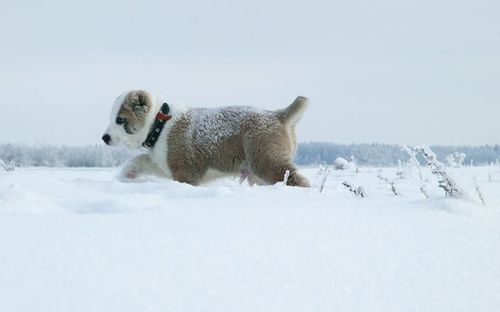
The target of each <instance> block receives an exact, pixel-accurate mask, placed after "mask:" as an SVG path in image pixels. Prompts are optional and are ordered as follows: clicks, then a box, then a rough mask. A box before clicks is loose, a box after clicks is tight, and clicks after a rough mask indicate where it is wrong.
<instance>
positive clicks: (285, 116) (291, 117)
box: [276, 96, 309, 126]
mask: <svg viewBox="0 0 500 312" xmlns="http://www.w3.org/2000/svg"><path fill="white" fill-rule="evenodd" d="M308 105H309V100H308V99H307V98H306V97H303V96H298V97H297V98H296V99H295V101H293V103H292V104H290V105H289V106H288V107H287V108H284V109H280V110H278V111H276V118H278V120H279V121H280V122H281V123H282V124H284V125H287V126H294V125H295V124H296V123H297V122H298V121H299V119H300V117H302V114H303V113H304V111H305V110H306V108H307V106H308Z"/></svg>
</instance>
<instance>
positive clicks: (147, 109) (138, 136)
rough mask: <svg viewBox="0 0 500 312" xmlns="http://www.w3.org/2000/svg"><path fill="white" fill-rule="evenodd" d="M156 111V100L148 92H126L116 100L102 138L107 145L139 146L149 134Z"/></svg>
mask: <svg viewBox="0 0 500 312" xmlns="http://www.w3.org/2000/svg"><path fill="white" fill-rule="evenodd" d="M156 113H157V107H156V103H155V100H154V98H153V97H152V96H151V95H150V94H149V93H148V92H146V91H143V90H134V91H127V92H124V93H122V94H121V95H120V96H119V97H118V98H117V99H116V100H115V103H114V105H113V109H112V111H111V122H110V124H109V127H108V129H107V130H106V132H105V133H104V135H103V136H102V140H103V141H104V143H106V144H107V145H126V146H127V147H129V148H139V147H140V146H141V144H142V142H144V140H145V139H146V137H147V136H148V133H149V130H150V128H151V124H152V122H153V120H154V117H155V115H156Z"/></svg>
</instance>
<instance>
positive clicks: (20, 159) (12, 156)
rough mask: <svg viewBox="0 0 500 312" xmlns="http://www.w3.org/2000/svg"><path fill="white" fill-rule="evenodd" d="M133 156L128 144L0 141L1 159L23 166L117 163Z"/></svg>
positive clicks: (103, 165) (108, 165)
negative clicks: (66, 144) (7, 142)
mask: <svg viewBox="0 0 500 312" xmlns="http://www.w3.org/2000/svg"><path fill="white" fill-rule="evenodd" d="M130 157H132V153H131V152H130V151H128V150H126V149H125V148H109V147H107V146H104V145H92V146H64V145H63V146H56V145H18V144H2V145H0V159H3V160H4V161H6V162H10V161H14V162H15V164H16V165H17V166H20V167H115V166H119V165H120V164H122V163H124V162H125V161H126V160H127V159H129V158H130Z"/></svg>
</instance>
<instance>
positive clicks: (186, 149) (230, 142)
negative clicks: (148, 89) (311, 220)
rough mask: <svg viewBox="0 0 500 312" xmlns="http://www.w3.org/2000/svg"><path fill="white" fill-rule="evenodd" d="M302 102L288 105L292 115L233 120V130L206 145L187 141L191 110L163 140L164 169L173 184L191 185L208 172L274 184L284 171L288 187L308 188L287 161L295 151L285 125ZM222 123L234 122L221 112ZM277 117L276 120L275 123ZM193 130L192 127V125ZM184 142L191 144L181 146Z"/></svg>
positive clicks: (292, 135) (204, 139)
mask: <svg viewBox="0 0 500 312" xmlns="http://www.w3.org/2000/svg"><path fill="white" fill-rule="evenodd" d="M305 104H306V99H305V98H303V97H299V98H297V100H296V101H295V102H294V103H293V104H292V105H291V107H292V109H293V110H295V112H290V111H288V110H286V109H285V110H282V111H280V113H281V114H276V113H274V112H273V113H265V114H260V113H256V112H251V111H250V112H248V113H247V114H244V115H243V117H242V118H241V120H239V121H238V122H239V124H240V128H239V131H237V132H236V133H234V134H233V135H231V136H228V137H226V138H224V140H221V141H217V142H209V145H208V146H207V144H206V143H207V140H209V139H208V138H207V137H201V138H193V137H191V136H192V135H193V134H192V133H191V132H192V131H190V129H192V127H193V123H194V122H196V121H195V120H193V116H194V115H195V114H196V109H193V110H190V111H188V112H187V113H186V114H185V115H184V116H183V117H182V118H181V119H179V120H178V121H177V122H176V123H175V125H174V126H173V127H172V128H171V130H170V133H169V135H168V157H167V159H168V166H169V168H170V170H171V172H172V176H173V178H174V179H175V180H177V181H181V182H186V183H190V184H193V185H197V184H199V183H200V181H201V180H202V179H203V177H204V175H205V174H206V172H207V170H208V169H216V170H218V171H222V172H228V173H239V172H240V170H241V168H242V167H248V169H250V170H251V172H252V173H253V174H254V175H256V176H257V177H259V178H260V179H262V180H263V181H264V182H266V183H269V184H274V183H276V182H279V181H283V178H284V174H285V172H286V171H287V170H289V171H290V176H289V178H288V183H287V184H288V185H292V186H302V187H308V186H309V182H308V181H307V179H306V178H304V177H303V176H301V175H300V174H299V173H298V172H297V168H296V167H295V166H294V165H293V163H292V160H293V157H294V154H295V151H296V147H297V146H296V139H295V133H294V124H291V123H289V120H290V118H291V116H293V113H297V112H298V109H297V107H298V106H300V107H304V106H305ZM222 114H223V118H221V124H220V126H221V127H224V126H225V125H224V121H228V120H230V119H231V118H234V117H233V116H232V115H231V111H230V110H228V111H224V110H223V111H222ZM278 116H279V117H281V118H278ZM195 127H196V125H195ZM185 142H190V143H191V144H185Z"/></svg>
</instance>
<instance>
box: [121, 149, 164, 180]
mask: <svg viewBox="0 0 500 312" xmlns="http://www.w3.org/2000/svg"><path fill="white" fill-rule="evenodd" d="M147 175H157V176H162V175H161V170H160V169H159V168H158V167H157V166H156V165H155V164H154V163H153V162H152V161H151V158H150V157H149V155H147V154H141V155H137V156H135V157H134V158H132V159H131V160H129V162H128V163H127V164H126V165H125V166H124V167H123V169H122V171H121V174H120V178H122V179H125V180H126V179H136V178H138V177H140V176H147Z"/></svg>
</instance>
